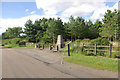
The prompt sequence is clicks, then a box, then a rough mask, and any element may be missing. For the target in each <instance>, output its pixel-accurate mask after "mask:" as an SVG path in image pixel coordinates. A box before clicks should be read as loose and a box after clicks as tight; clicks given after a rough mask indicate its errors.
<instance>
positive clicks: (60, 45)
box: [56, 35, 64, 48]
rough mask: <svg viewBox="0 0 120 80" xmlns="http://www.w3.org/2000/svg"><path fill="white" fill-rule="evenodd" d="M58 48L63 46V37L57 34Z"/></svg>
mask: <svg viewBox="0 0 120 80" xmlns="http://www.w3.org/2000/svg"><path fill="white" fill-rule="evenodd" d="M56 45H58V47H59V48H63V47H64V42H63V37H62V35H58V38H57V44H56Z"/></svg>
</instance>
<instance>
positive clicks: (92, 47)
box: [82, 43, 120, 57]
mask: <svg viewBox="0 0 120 80" xmlns="http://www.w3.org/2000/svg"><path fill="white" fill-rule="evenodd" d="M82 47H83V49H84V50H85V51H93V52H91V53H93V54H95V55H97V52H99V51H103V52H109V56H110V57H111V56H112V52H116V53H120V51H119V48H120V46H118V47H116V46H112V44H109V46H106V45H96V44H95V45H85V44H84V43H82ZM98 48H107V49H98ZM113 48H116V49H118V51H116V50H113ZM116 56H119V57H120V55H116Z"/></svg>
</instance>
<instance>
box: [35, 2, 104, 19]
mask: <svg viewBox="0 0 120 80" xmlns="http://www.w3.org/2000/svg"><path fill="white" fill-rule="evenodd" d="M104 1H106V0H99V1H98V0H84V1H83V0H52V1H51V0H36V4H37V8H38V9H40V8H42V9H44V12H45V15H55V14H56V13H57V12H60V11H62V16H64V17H69V16H70V15H73V16H86V15H89V13H91V12H92V11H94V10H96V9H98V8H101V7H105V3H104Z"/></svg>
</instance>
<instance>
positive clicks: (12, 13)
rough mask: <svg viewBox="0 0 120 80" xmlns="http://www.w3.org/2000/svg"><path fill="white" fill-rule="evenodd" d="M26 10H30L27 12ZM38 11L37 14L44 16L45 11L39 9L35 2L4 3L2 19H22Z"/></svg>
mask: <svg viewBox="0 0 120 80" xmlns="http://www.w3.org/2000/svg"><path fill="white" fill-rule="evenodd" d="M26 9H29V10H28V11H27V12H26V11H25V10H26ZM32 11H36V13H35V14H37V15H43V14H44V12H43V9H39V10H38V9H37V6H36V3H35V2H3V3H2V14H3V15H2V17H3V18H21V17H24V16H29V15H31V14H30V12H32Z"/></svg>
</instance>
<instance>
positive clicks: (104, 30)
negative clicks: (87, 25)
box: [100, 10, 114, 41]
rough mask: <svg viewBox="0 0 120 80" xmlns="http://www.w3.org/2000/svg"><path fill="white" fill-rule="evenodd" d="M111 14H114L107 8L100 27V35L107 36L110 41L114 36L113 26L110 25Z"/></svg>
mask: <svg viewBox="0 0 120 80" xmlns="http://www.w3.org/2000/svg"><path fill="white" fill-rule="evenodd" d="M113 16H114V15H113V14H112V12H111V11H110V10H107V12H106V13H105V15H104V19H103V23H104V24H103V27H101V28H100V30H101V32H100V35H101V36H102V37H106V38H108V39H109V40H110V41H111V38H112V37H113V36H114V27H113V26H112V19H113Z"/></svg>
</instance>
